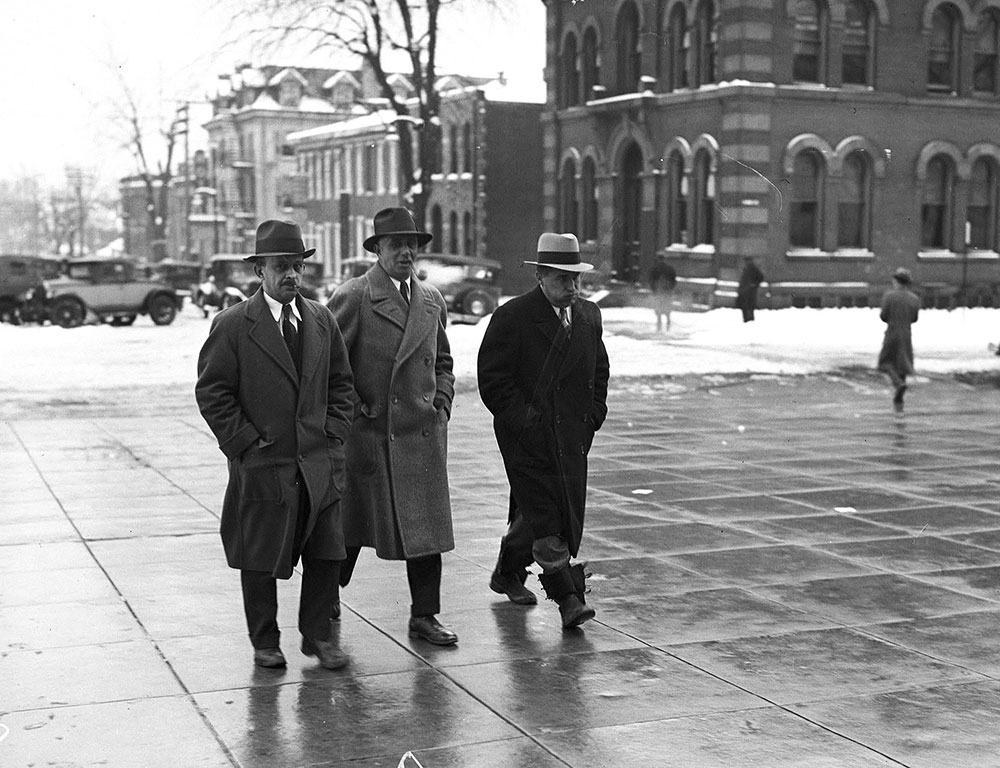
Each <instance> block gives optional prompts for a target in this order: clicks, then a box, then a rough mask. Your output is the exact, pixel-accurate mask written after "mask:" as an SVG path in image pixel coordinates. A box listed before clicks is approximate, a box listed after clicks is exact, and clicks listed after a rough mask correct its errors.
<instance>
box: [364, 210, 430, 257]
mask: <svg viewBox="0 0 1000 768" xmlns="http://www.w3.org/2000/svg"><path fill="white" fill-rule="evenodd" d="M374 224H375V234H374V235H371V236H370V237H367V238H365V241H364V243H362V245H364V248H365V250H366V251H370V252H371V253H375V243H377V242H378V239H379V238H380V237H388V236H389V235H414V236H415V237H416V238H417V245H420V246H423V245H427V243H429V242H430V241H431V240H433V239H434V237H433V235H431V233H430V232H421V231H420V230H419V229H417V225H416V223H414V221H413V215H412V214H411V213H410V212H409V211H408V210H406V208H383V209H382V210H381V211H379V212H378V213H376V214H375V219H374Z"/></svg>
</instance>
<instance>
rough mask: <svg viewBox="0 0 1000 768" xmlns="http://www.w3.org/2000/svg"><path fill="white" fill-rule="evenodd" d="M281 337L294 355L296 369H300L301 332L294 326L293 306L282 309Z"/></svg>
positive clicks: (286, 305)
mask: <svg viewBox="0 0 1000 768" xmlns="http://www.w3.org/2000/svg"><path fill="white" fill-rule="evenodd" d="M281 335H282V336H284V337H285V344H286V345H288V351H289V352H290V353H291V355H292V360H293V361H294V363H295V369H296V370H298V368H299V332H298V331H297V330H295V326H294V325H292V305H291V304H284V305H282V307H281Z"/></svg>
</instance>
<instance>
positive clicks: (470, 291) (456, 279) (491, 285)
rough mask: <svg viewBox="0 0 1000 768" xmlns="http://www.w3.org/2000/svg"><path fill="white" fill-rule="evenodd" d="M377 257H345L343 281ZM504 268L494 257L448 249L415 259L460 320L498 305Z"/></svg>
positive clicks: (468, 320)
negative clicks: (470, 254)
mask: <svg viewBox="0 0 1000 768" xmlns="http://www.w3.org/2000/svg"><path fill="white" fill-rule="evenodd" d="M376 261H377V259H376V258H375V257H374V256H361V257H358V258H354V259H345V260H344V261H343V262H342V263H341V268H340V282H344V281H346V280H349V279H350V278H352V277H358V276H360V275H363V274H364V273H365V272H367V271H368V269H369V268H370V267H371V266H372V264H374V263H375V262H376ZM501 269H502V265H501V264H500V262H499V261H494V260H493V259H482V258H476V257H472V256H453V255H450V254H444V253H419V254H417V257H416V259H415V260H414V263H413V272H414V274H415V275H416V276H417V278H418V279H419V280H426V281H427V282H428V283H430V284H431V285H433V286H434V287H435V288H437V289H438V290H439V291H441V295H442V296H444V300H445V303H446V304H447V305H448V316H449V317H450V318H451V320H452V321H453V322H456V323H477V322H479V320H480V318H482V317H484V316H486V315H488V314H490V313H491V312H493V310H495V309H496V308H497V305H498V304H499V303H500V271H501Z"/></svg>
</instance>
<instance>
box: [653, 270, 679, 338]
mask: <svg viewBox="0 0 1000 768" xmlns="http://www.w3.org/2000/svg"><path fill="white" fill-rule="evenodd" d="M676 287H677V270H676V269H674V267H673V265H672V264H671V263H670V262H669V261H667V258H666V256H657V257H656V260H655V261H654V262H653V268H652V269H650V270H649V290H650V291H651V293H652V299H653V312H655V313H656V330H657V332H659V331H660V330H667V331H669V330H670V312H671V310H672V309H673V304H674V289H675V288H676ZM664 320H666V322H665V323H664Z"/></svg>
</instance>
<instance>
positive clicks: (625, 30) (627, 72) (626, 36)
mask: <svg viewBox="0 0 1000 768" xmlns="http://www.w3.org/2000/svg"><path fill="white" fill-rule="evenodd" d="M615 30H616V35H615V50H616V51H617V52H618V81H617V83H616V85H617V86H618V93H635V92H636V91H638V90H639V11H638V10H637V9H636V7H635V3H633V2H627V3H625V4H624V5H622V7H621V10H620V11H619V12H618V21H617V23H616V25H615Z"/></svg>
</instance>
